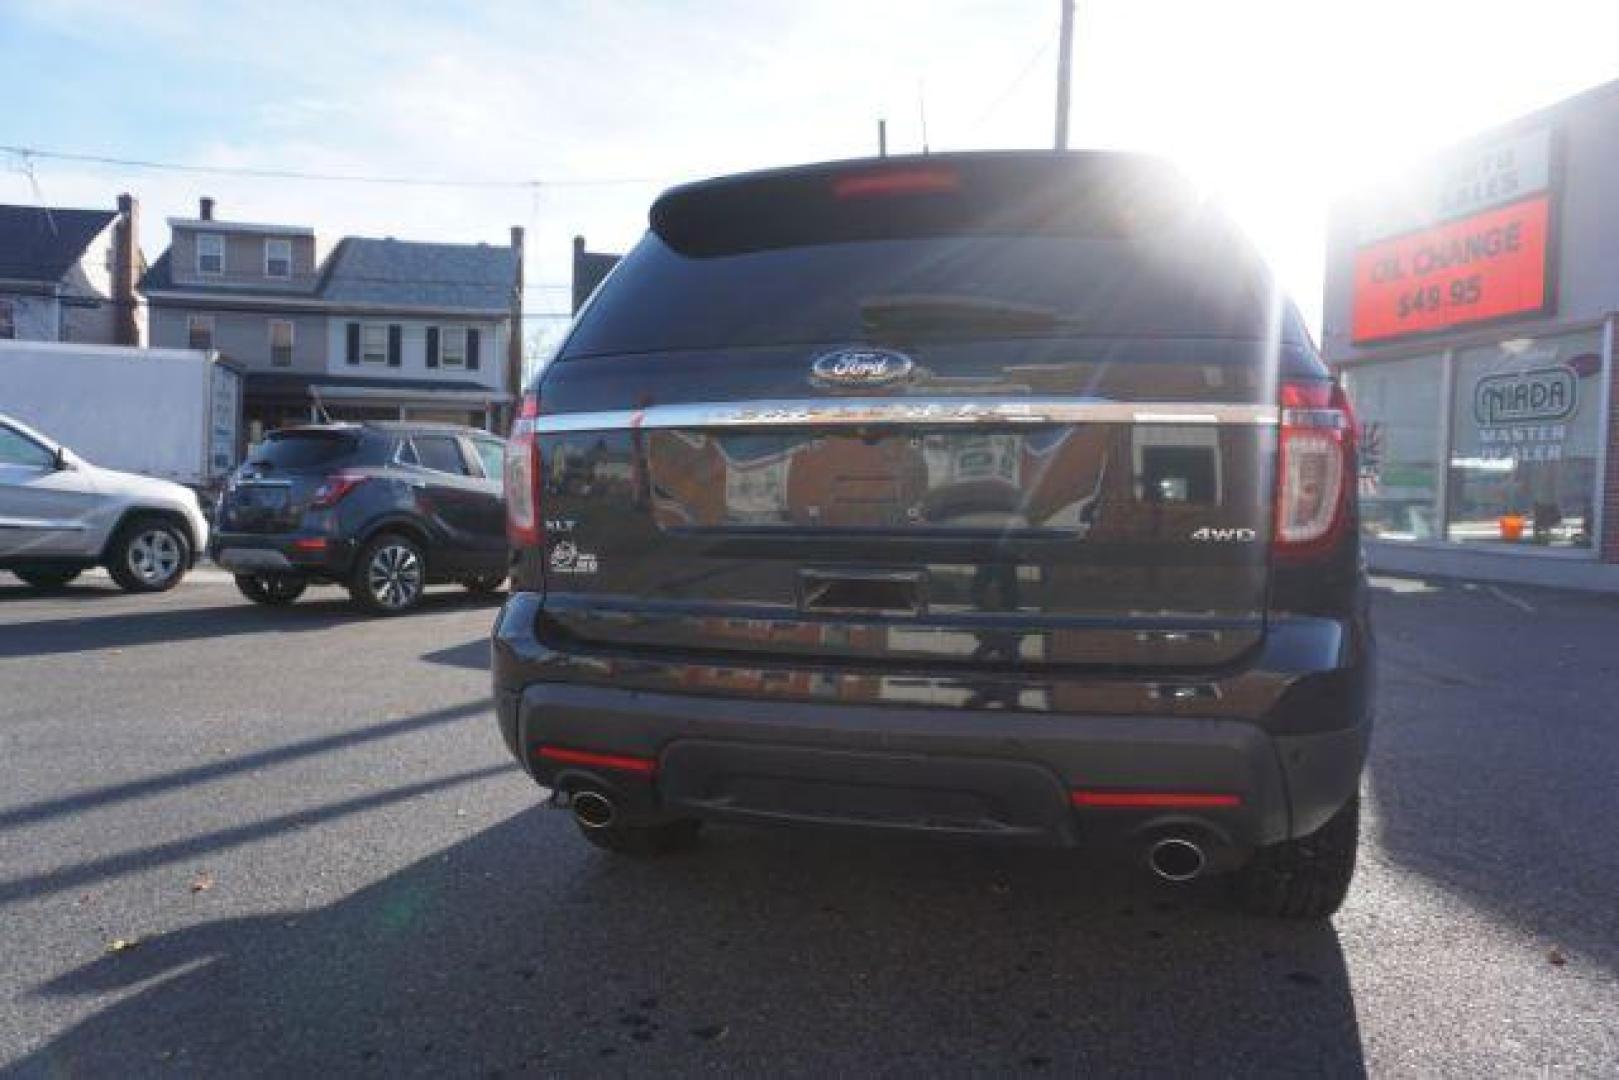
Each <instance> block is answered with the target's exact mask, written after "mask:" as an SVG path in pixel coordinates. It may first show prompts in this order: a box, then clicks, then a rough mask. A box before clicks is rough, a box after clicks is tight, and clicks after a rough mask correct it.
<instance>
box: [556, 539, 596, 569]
mask: <svg viewBox="0 0 1619 1080" xmlns="http://www.w3.org/2000/svg"><path fill="white" fill-rule="evenodd" d="M551 569H552V570H553V571H555V572H556V573H558V574H594V573H595V572H596V556H594V555H592V554H590V553H589V552H585V551H580V550H579V546H578V545H577V544H575V543H574V542H573V541H572V540H563V541H560V542H559V543H558V544H557V545H556V546H555V547H553V548H552V549H551Z"/></svg>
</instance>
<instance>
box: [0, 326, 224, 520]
mask: <svg viewBox="0 0 1619 1080" xmlns="http://www.w3.org/2000/svg"><path fill="white" fill-rule="evenodd" d="M0 413H4V414H5V415H8V416H12V417H15V418H16V419H18V420H21V421H22V422H23V423H25V424H27V425H28V426H30V427H33V428H36V429H38V430H39V431H41V432H43V433H45V434H46V435H48V436H50V437H51V438H53V439H55V440H56V441H57V442H60V443H65V444H66V445H68V446H70V447H72V448H73V450H74V451H75V452H76V453H78V454H80V455H81V456H83V457H84V458H86V459H87V460H89V461H90V462H91V463H93V464H96V465H100V466H104V467H106V468H109V469H117V470H120V471H122V472H132V473H140V474H141V475H143V476H156V477H160V478H162V479H164V480H173V481H175V482H177V483H181V484H185V485H187V486H188V487H192V488H198V489H207V488H211V487H214V486H216V485H217V483H218V482H219V481H220V480H222V479H223V478H224V477H225V476H226V475H227V474H228V473H229V472H230V471H231V470H232V469H234V468H235V467H236V463H237V445H238V443H237V440H238V437H239V431H240V429H241V420H242V373H241V370H240V369H239V368H237V367H236V366H234V365H233V364H231V363H229V362H228V361H224V360H221V359H220V358H219V354H217V353H213V352H204V351H201V350H198V349H138V348H132V347H129V346H124V345H78V344H72V343H56V342H39V341H0Z"/></svg>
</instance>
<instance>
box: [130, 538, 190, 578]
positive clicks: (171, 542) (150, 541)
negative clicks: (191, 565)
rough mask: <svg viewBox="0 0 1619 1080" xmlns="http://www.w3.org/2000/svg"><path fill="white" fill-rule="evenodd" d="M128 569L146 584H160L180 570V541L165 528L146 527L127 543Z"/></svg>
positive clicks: (182, 558)
mask: <svg viewBox="0 0 1619 1080" xmlns="http://www.w3.org/2000/svg"><path fill="white" fill-rule="evenodd" d="M128 558H129V570H130V573H132V574H134V575H135V576H136V577H137V578H139V579H140V580H141V581H142V582H143V583H145V584H147V585H162V584H164V583H166V582H168V581H169V580H170V579H172V578H173V577H174V576H175V575H176V574H178V573H179V572H180V569H181V563H182V562H183V560H184V555H183V553H182V552H181V550H180V542H179V541H178V540H176V539H175V537H174V534H173V533H171V532H169V531H168V530H166V529H148V530H146V531H145V532H143V533H141V534H140V535H139V536H137V537H135V539H134V540H132V541H131V542H130V545H129V556H128Z"/></svg>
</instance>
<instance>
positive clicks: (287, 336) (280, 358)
mask: <svg viewBox="0 0 1619 1080" xmlns="http://www.w3.org/2000/svg"><path fill="white" fill-rule="evenodd" d="M270 365H271V366H272V367H291V366H292V320H291V319H271V320H270Z"/></svg>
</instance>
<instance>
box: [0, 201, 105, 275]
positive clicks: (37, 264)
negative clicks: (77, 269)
mask: <svg viewBox="0 0 1619 1080" xmlns="http://www.w3.org/2000/svg"><path fill="white" fill-rule="evenodd" d="M117 216H118V215H117V214H115V213H114V212H113V211H111V210H59V209H55V208H50V209H47V208H45V207H41V206H6V205H0V278H9V279H11V280H14V281H60V280H61V279H62V276H63V275H64V274H66V273H67V272H68V270H69V269H70V268H71V267H72V266H73V264H74V263H76V262H78V261H79V260H80V259H81V258H83V257H84V249H85V248H87V247H89V246H90V242H91V241H92V240H94V239H95V238H96V237H97V236H100V235H101V231H102V230H103V229H105V228H106V227H107V225H108V224H109V223H110V222H111V221H112V220H113V218H115V217H117Z"/></svg>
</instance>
